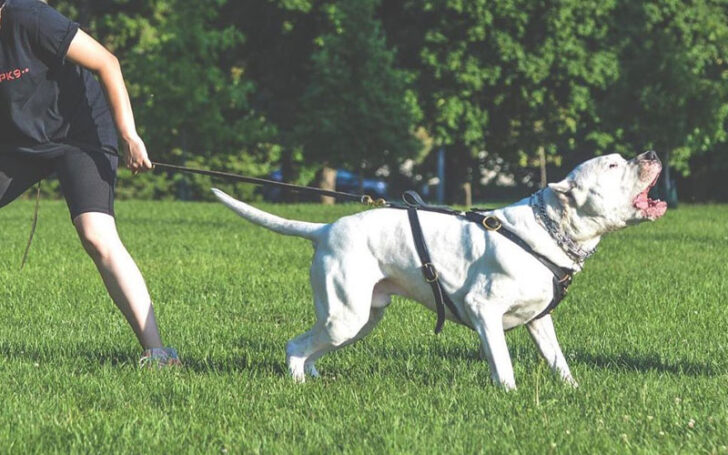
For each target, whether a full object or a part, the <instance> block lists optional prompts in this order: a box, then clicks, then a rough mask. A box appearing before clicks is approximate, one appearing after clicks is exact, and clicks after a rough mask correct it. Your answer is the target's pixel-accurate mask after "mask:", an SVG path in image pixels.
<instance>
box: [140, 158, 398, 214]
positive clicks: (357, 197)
mask: <svg viewBox="0 0 728 455" xmlns="http://www.w3.org/2000/svg"><path fill="white" fill-rule="evenodd" d="M152 166H153V167H154V168H159V169H168V170H170V171H178V172H186V173H189V174H199V175H207V176H210V177H218V178H222V179H225V180H234V181H236V182H244V183H252V184H255V185H272V186H278V187H280V188H285V189H287V190H290V191H295V192H298V193H308V194H316V195H319V196H330V197H335V198H339V199H346V200H349V201H355V202H361V203H362V204H365V205H371V206H376V207H384V206H385V205H387V201H385V200H384V199H377V200H375V199H374V198H372V197H371V196H369V195H368V194H353V193H344V192H342V191H331V190H324V189H321V188H313V187H310V186H302V185H293V184H291V183H284V182H278V181H275V180H269V179H263V178H259V177H247V176H244V175H238V174H233V173H230V172H220V171H210V170H207V169H196V168H191V167H185V166H177V165H174V164H166V163H156V162H152Z"/></svg>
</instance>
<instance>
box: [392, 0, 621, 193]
mask: <svg viewBox="0 0 728 455" xmlns="http://www.w3.org/2000/svg"><path fill="white" fill-rule="evenodd" d="M613 8H614V2H613V1H606V2H599V1H576V0H572V1H562V2H557V3H553V2H547V1H532V0H509V1H494V0H474V1H469V2H463V1H461V0H442V1H437V2H435V1H424V2H420V1H414V0H405V1H401V2H389V4H388V5H387V7H386V8H385V11H384V12H383V14H385V15H386V16H387V17H389V18H390V19H389V20H388V23H387V30H388V31H389V32H390V34H391V36H392V37H393V41H394V45H395V46H397V47H398V48H399V49H400V50H401V51H402V52H401V53H400V55H401V56H402V60H401V61H402V63H403V64H404V65H406V66H407V67H408V68H411V69H412V70H413V71H414V72H416V73H417V74H418V78H417V82H416V84H417V92H418V95H419V101H420V104H421V106H422V109H423V112H424V118H425V120H424V126H425V128H426V129H427V130H428V131H429V132H430V134H431V135H432V136H433V138H434V139H435V143H436V145H439V146H445V147H447V149H448V152H447V155H448V157H449V158H448V162H447V164H448V177H447V179H446V182H447V183H449V184H448V187H449V188H448V193H449V195H450V199H451V200H452V199H453V195H454V194H455V193H456V192H457V191H458V186H459V184H461V183H463V182H469V181H470V180H471V179H473V178H474V177H475V175H476V174H477V173H475V172H473V170H474V169H475V168H476V167H477V166H478V163H477V162H476V160H475V159H476V156H477V154H478V152H480V151H484V150H485V151H487V152H488V154H489V155H490V156H497V157H499V158H502V159H505V160H506V162H507V163H510V165H511V167H513V168H515V167H519V166H520V167H522V166H528V165H530V163H531V162H532V161H533V160H534V158H536V157H538V155H539V152H541V151H543V152H544V153H545V154H547V155H548V156H550V160H551V161H555V162H558V161H559V160H560V159H561V156H562V154H564V153H569V152H572V151H574V150H577V149H583V148H589V149H590V152H591V153H593V152H594V151H595V149H598V148H600V147H602V148H604V147H605V142H607V141H608V140H609V137H605V133H603V132H601V133H600V131H601V129H600V126H599V119H598V118H597V117H596V116H595V103H594V100H595V98H596V95H597V94H598V93H601V92H602V91H603V90H604V89H605V87H606V86H607V85H608V84H609V83H610V82H611V81H613V80H614V79H615V78H616V76H617V74H618V69H617V63H616V62H617V60H616V55H615V54H614V52H612V51H611V49H610V47H609V46H608V43H604V42H603V39H604V37H605V36H606V34H607V32H608V30H607V28H606V27H605V26H604V25H602V22H603V21H604V19H605V17H608V15H609V14H610V12H611V11H612V9H613ZM586 130H590V131H591V132H592V134H591V135H589V136H586V135H585V134H584V133H583V132H584V131H586ZM607 136H608V135H607Z"/></svg>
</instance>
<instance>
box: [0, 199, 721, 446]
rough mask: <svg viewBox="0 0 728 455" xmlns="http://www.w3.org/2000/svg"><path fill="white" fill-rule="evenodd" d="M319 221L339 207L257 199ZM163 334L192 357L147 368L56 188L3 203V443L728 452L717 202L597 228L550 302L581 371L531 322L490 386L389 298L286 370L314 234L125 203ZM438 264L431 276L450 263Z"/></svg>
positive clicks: (429, 324)
mask: <svg viewBox="0 0 728 455" xmlns="http://www.w3.org/2000/svg"><path fill="white" fill-rule="evenodd" d="M264 207H267V208H269V209H270V210H272V211H274V212H276V213H279V214H283V215H285V216H289V217H295V218H300V219H306V220H312V221H314V220H315V221H324V220H333V219H335V218H336V217H338V216H341V215H344V214H346V213H351V212H353V211H354V210H356V208H355V207H353V206H337V207H333V208H323V207H317V206H269V205H268V206H264ZM117 211H118V219H119V225H120V231H121V234H122V237H123V238H124V240H125V242H126V244H127V246H128V248H129V250H130V251H131V252H132V254H133V255H134V256H135V258H136V259H137V262H138V264H139V266H140V267H141V268H142V270H143V272H144V274H145V276H146V278H147V281H148V283H149V285H150V290H151V292H152V295H153V297H154V300H155V304H156V308H157V316H158V318H159V322H160V324H161V328H162V330H163V335H164V338H165V340H166V342H167V344H169V345H172V346H175V347H177V348H178V350H179V351H180V355H181V357H182V359H183V362H184V363H185V368H183V369H179V370H173V371H149V370H140V369H138V368H137V366H136V362H137V359H138V356H139V354H140V348H139V347H138V345H137V344H136V341H135V339H134V338H133V335H132V332H131V329H130V328H129V327H128V326H127V325H126V323H125V322H124V321H123V318H122V316H121V314H120V313H119V312H118V311H117V310H116V308H115V307H114V306H113V304H112V303H111V302H110V300H109V299H108V297H107V296H106V294H105V292H104V290H103V288H102V285H101V282H100V279H99V278H98V276H97V275H96V272H95V269H94V268H93V266H92V263H91V261H90V260H89V259H88V258H87V257H86V256H85V254H84V253H83V251H82V248H81V246H80V244H79V242H78V241H77V239H76V237H75V233H74V231H73V229H72V226H71V224H70V223H69V221H68V215H67V212H66V208H65V205H64V203H63V202H58V201H51V202H43V203H42V206H41V214H40V224H39V227H38V232H37V234H36V239H35V243H34V245H33V249H32V251H31V255H30V261H29V264H28V266H27V267H26V269H25V270H23V271H22V272H19V271H18V265H19V262H20V259H21V256H22V251H23V248H24V246H25V242H26V239H27V234H28V229H29V221H30V217H31V213H32V204H31V203H29V202H18V203H15V204H13V205H11V206H9V207H7V208H4V209H2V210H0V224H1V225H2V240H1V242H2V243H0V252H1V253H2V254H0V302H1V303H0V305H1V307H0V308H1V310H2V311H0V403H2V406H0V452H2V453H32V452H37V453H49V452H57V453H68V452H86V453H111V452H115V453H122V452H123V453H142V452H146V453H150V452H152V451H154V452H155V453H200V452H206V453H256V452H264V453H324V452H347V453H374V452H377V453H380V452H388V453H442V452H452V453H477V452H488V453H524V454H531V453H623V452H625V451H629V452H637V453H728V449H726V446H728V284H727V281H728V266H727V265H726V263H727V262H728V207H727V206H683V207H681V208H680V209H679V210H676V211H672V212H669V213H668V214H667V215H666V216H665V218H664V219H662V220H660V221H658V222H656V223H652V224H649V225H641V226H639V227H636V228H632V229H628V230H626V231H623V232H620V233H617V234H613V235H611V236H608V237H607V238H606V239H605V240H604V241H603V243H602V244H601V246H600V251H599V252H598V253H597V255H596V256H595V257H594V258H593V259H592V260H591V261H590V262H589V263H587V267H586V271H585V272H583V273H582V274H580V275H579V276H578V277H577V278H576V280H575V283H574V285H573V286H572V288H571V292H570V294H569V296H568V298H567V300H566V301H565V302H564V303H563V304H562V305H561V306H560V307H559V309H558V311H557V312H556V313H555V323H556V329H557V331H558V334H559V338H560V341H561V345H562V347H563V349H564V352H565V354H566V356H567V359H568V360H569V362H570V365H571V368H572V371H573V372H574V375H575V377H576V379H577V380H578V381H579V383H580V385H581V387H580V388H579V389H577V390H572V389H570V388H568V387H565V386H563V385H562V384H560V383H559V381H558V380H556V379H555V378H554V377H553V376H552V375H551V373H550V372H549V370H548V367H547V366H546V365H545V363H544V362H543V361H541V360H540V358H539V357H538V355H537V351H536V348H535V346H534V345H533V343H532V342H531V340H530V338H529V337H528V335H527V333H526V331H525V329H523V328H519V329H516V330H514V331H512V332H510V333H509V334H508V343H509V347H510V352H511V356H512V358H513V363H514V367H515V371H516V381H517V383H518V387H519V388H518V390H517V391H515V392H511V393H505V392H503V391H501V390H499V389H497V388H495V387H494V386H493V385H492V384H491V383H490V380H489V373H488V366H487V364H486V363H485V362H483V361H481V360H479V350H478V340H477V337H476V335H475V334H474V333H473V332H471V331H469V330H468V329H465V328H462V327H458V326H455V325H454V324H446V326H445V330H444V332H443V334H442V335H440V336H439V337H435V336H434V335H433V334H432V328H433V325H434V321H435V319H434V314H433V313H430V312H428V311H426V310H424V309H423V308H422V307H421V306H419V305H416V304H413V303H411V302H406V301H404V300H401V299H400V300H396V301H395V302H394V305H392V307H390V311H389V312H388V314H387V316H386V317H385V319H384V321H383V322H382V324H381V325H380V326H379V327H378V328H377V329H376V330H375V331H374V333H373V334H372V335H370V336H369V337H368V338H367V339H365V340H364V341H362V342H360V343H358V344H356V345H354V346H351V347H348V348H346V349H343V350H341V351H339V352H337V353H335V354H332V355H329V356H328V357H326V358H324V359H323V360H322V361H321V362H319V365H318V366H319V370H320V371H321V373H322V375H323V378H321V379H319V380H315V381H309V382H307V383H306V384H303V385H296V384H294V383H293V382H292V381H291V380H290V379H289V378H288V377H287V375H286V369H285V363H284V357H285V352H284V347H285V343H286V341H287V340H288V339H289V338H291V337H292V336H294V335H297V334H299V333H301V332H302V331H304V330H305V329H307V328H308V327H309V326H310V325H311V323H312V321H313V309H312V308H313V307H312V304H311V301H310V291H309V287H308V277H307V273H308V266H309V260H310V256H311V251H312V249H311V247H310V245H309V244H308V242H306V241H303V240H300V239H295V238H284V237H280V236H277V235H275V234H272V233H269V232H267V231H264V230H263V229H260V228H257V227H253V226H252V225H250V224H247V223H246V222H244V221H243V220H241V219H239V218H237V217H236V216H235V215H234V214H232V213H231V212H230V211H228V210H227V209H225V208H223V207H222V206H220V205H215V204H186V203H153V202H121V203H118V205H117ZM445 273H446V272H445Z"/></svg>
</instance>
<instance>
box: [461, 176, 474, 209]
mask: <svg viewBox="0 0 728 455" xmlns="http://www.w3.org/2000/svg"><path fill="white" fill-rule="evenodd" d="M463 193H464V196H465V207H466V208H470V207H472V206H473V185H472V184H471V183H470V182H465V183H463Z"/></svg>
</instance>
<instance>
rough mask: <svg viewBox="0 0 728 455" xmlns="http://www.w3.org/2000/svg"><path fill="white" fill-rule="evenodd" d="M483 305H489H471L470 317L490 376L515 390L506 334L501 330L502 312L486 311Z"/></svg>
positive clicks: (496, 381) (507, 387) (506, 387)
mask: <svg viewBox="0 0 728 455" xmlns="http://www.w3.org/2000/svg"><path fill="white" fill-rule="evenodd" d="M483 306H489V304H487V303H485V304H484V303H480V304H479V305H478V306H473V305H471V308H473V310H471V318H472V319H473V327H474V328H475V331H476V332H478V336H479V337H480V341H481V343H482V345H483V351H484V352H485V356H486V358H487V359H488V366H489V367H490V377H491V379H493V381H494V382H495V383H496V384H498V385H500V386H501V387H503V388H504V389H506V390H515V388H516V379H515V377H514V376H513V364H512V363H511V355H510V353H509V352H508V345H506V334H505V332H504V331H503V313H502V312H500V311H487V310H485V309H484V308H483Z"/></svg>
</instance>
